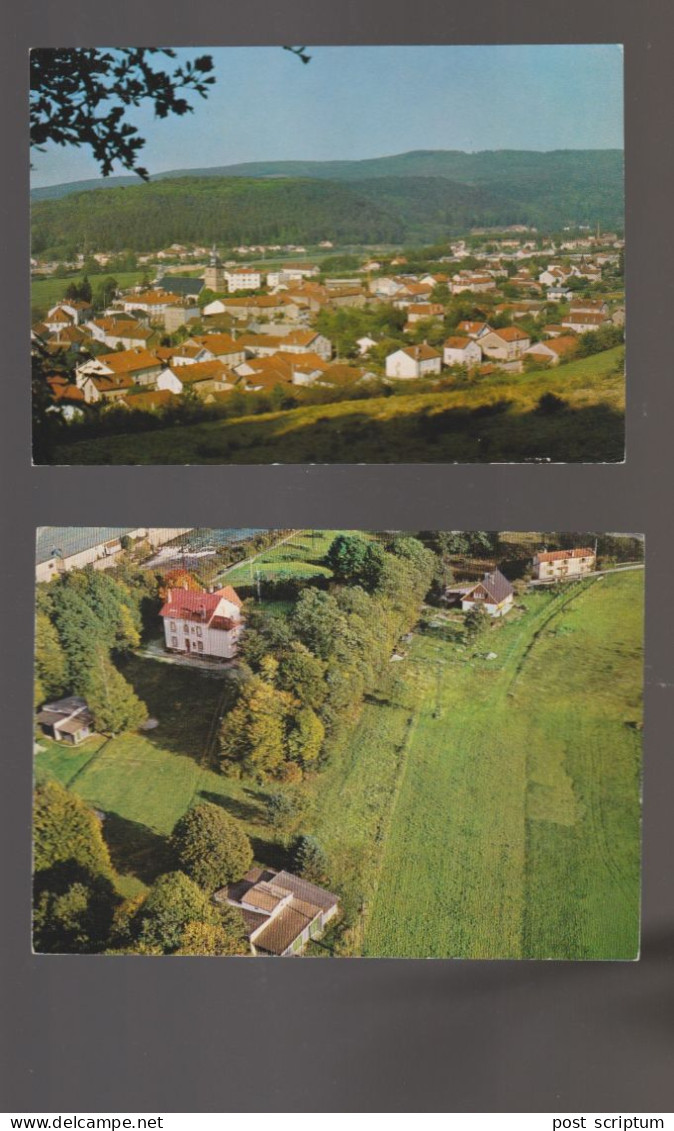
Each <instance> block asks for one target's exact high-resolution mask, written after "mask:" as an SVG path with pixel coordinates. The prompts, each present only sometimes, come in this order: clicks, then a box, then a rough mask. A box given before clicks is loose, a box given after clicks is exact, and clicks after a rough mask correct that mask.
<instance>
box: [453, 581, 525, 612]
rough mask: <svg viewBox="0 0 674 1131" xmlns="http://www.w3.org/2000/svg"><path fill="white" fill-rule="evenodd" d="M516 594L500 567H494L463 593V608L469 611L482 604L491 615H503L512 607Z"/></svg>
mask: <svg viewBox="0 0 674 1131" xmlns="http://www.w3.org/2000/svg"><path fill="white" fill-rule="evenodd" d="M514 595H515V591H514V589H513V587H512V585H511V584H510V582H509V581H508V578H507V577H505V576H504V574H502V573H501V571H500V569H494V570H492V571H491V573H485V575H484V577H483V578H482V581H478V583H477V585H473V586H471V588H470V589H467V590H466V591H465V592H464V593H463V594H462V596H461V608H462V609H463V611H464V612H467V611H468V610H469V609H473V608H475V606H476V605H480V606H481V607H482V608H483V609H484V611H485V612H486V613H489V616H490V617H503V616H505V614H506V613H507V612H508V610H509V609H510V608H511V607H512V603H513V598H514Z"/></svg>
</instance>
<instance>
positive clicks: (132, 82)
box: [30, 47, 215, 180]
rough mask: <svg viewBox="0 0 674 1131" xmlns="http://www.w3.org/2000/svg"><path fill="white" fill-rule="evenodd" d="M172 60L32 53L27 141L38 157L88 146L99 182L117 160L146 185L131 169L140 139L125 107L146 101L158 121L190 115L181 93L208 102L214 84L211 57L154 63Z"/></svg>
mask: <svg viewBox="0 0 674 1131" xmlns="http://www.w3.org/2000/svg"><path fill="white" fill-rule="evenodd" d="M158 55H160V56H164V57H165V58H168V59H174V58H175V51H174V50H172V49H171V48H157V47H133V48H131V47H124V48H120V49H115V50H103V49H101V48H98V47H68V48H58V49H55V48H35V49H34V50H33V51H31V56H30V141H31V145H32V146H34V147H35V148H36V149H38V150H42V149H43V148H44V146H45V145H46V144H47V143H48V142H52V143H53V144H55V145H75V146H77V147H78V148H80V147H82V146H85V147H88V148H89V149H90V150H91V152H92V154H93V156H94V158H95V159H96V161H97V162H98V164H99V167H100V170H101V173H102V175H103V176H104V177H107V176H109V174H110V173H111V172H112V169H113V166H114V163H115V162H116V161H118V162H119V163H120V164H121V165H122V166H123V167H124V168H125V169H129V170H131V171H132V172H134V173H137V174H138V176H139V177H142V178H143V180H147V179H148V176H149V174H148V172H147V169H144V168H142V166H140V165H138V164H137V159H138V152H139V150H140V149H142V148H143V146H144V144H145V139H144V138H142V137H140V135H139V133H138V130H137V128H136V127H135V126H133V125H131V123H130V122H129V121H127V120H126V118H125V115H126V112H127V110H128V109H129V108H131V107H135V106H140V105H141V103H142V102H145V101H150V102H151V103H152V104H153V106H154V112H155V114H156V116H157V117H158V118H167V117H168V116H169V114H177V115H179V116H181V115H183V114H187V113H190V112H191V111H192V110H193V107H192V106H190V104H189V102H188V101H187V98H186V97H185V94H190V93H194V94H199V95H201V97H202V98H206V97H207V95H208V88H209V86H211V85H212V83H214V82H215V79H214V77H213V76H212V75H211V74H210V73H209V72H210V71H212V70H213V59H212V57H211V56H210V55H200V56H199V57H198V58H196V59H193V60H191V61H189V62H187V63H184V64H182V65H180V66H176V67H172V68H171V67H170V68H168V69H161V68H160V67H156V66H154V65H153V64H154V62H155V57H156V56H158Z"/></svg>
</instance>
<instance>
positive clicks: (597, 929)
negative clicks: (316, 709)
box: [363, 573, 643, 959]
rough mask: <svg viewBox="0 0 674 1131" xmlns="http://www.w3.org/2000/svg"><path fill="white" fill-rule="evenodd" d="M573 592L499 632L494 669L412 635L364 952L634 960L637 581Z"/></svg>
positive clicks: (547, 600)
mask: <svg viewBox="0 0 674 1131" xmlns="http://www.w3.org/2000/svg"><path fill="white" fill-rule="evenodd" d="M573 594H574V591H571V594H569V597H570V599H569V597H563V598H554V597H550V596H549V595H540V596H539V597H535V598H531V599H529V602H528V603H529V605H530V608H529V611H528V612H527V614H526V615H525V616H524V617H522V618H521V619H520V620H519V621H518V622H512V623H511V624H510V625H507V624H506V623H504V625H503V626H502V627H499V628H498V629H497V630H495V631H493V632H492V633H491V634H490V637H489V647H491V648H493V650H494V651H496V652H497V653H498V654H499V658H501V654H502V651H503V649H504V648H505V649H506V650H507V655H506V658H505V661H504V662H502V663H500V664H496V665H495V666H493V667H492V666H491V664H490V663H489V662H487V661H485V660H477V661H472V662H467V661H466V659H465V656H466V654H465V653H461V652H458V651H456V647H455V646H453V645H449V644H447V643H445V642H444V641H442V640H441V639H433V638H432V637H428V636H424V637H417V638H416V639H415V642H414V646H413V650H412V657H411V662H410V661H408V667H407V671H408V673H410V675H408V679H412V676H411V673H413V672H414V671H416V672H418V673H419V674H418V675H417V676H416V679H415V680H414V681H413V682H414V690H415V698H416V699H417V706H416V708H415V718H414V724H413V730H412V735H411V741H410V748H409V751H408V754H407V757H406V761H405V765H404V769H403V775H402V781H401V785H400V793H399V798H398V802H397V804H396V806H395V810H394V813H393V817H392V822H391V828H390V835H389V837H388V838H387V841H386V845H385V849H384V852H383V861H382V866H381V872H380V876H379V882H378V885H377V888H376V894H375V897H374V900H373V902H372V905H371V907H370V909H369V913H368V915H367V918H366V930H365V939H364V947H363V952H364V953H365V954H368V955H384V956H386V955H390V956H451V957H469V958H522V957H529V958H566V959H574V958H634V957H635V956H636V954H637V951H638V938H639V775H640V764H641V763H640V751H641V742H640V735H639V732H638V730H637V729H636V728H635V726H634V724H635V723H638V722H639V721H640V718H641V714H640V710H641V709H640V687H641V662H642V661H641V636H642V600H643V574H641V573H631V574H623V575H616V576H613V577H609V578H606V579H604V581H595V582H593V583H590V585H589V586H588V587H584V588H580V589H576V590H575V595H573ZM438 661H444V663H445V665H446V666H445V667H444V669H443V675H442V677H441V682H440V691H439V700H438V701H436V696H437V683H436V681H435V679H434V678H433V675H434V669H435V667H436V665H437V663H438ZM402 666H403V665H401V667H402Z"/></svg>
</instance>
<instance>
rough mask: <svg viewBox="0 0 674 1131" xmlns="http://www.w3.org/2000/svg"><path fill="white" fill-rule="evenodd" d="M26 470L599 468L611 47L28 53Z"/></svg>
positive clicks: (607, 294) (608, 346)
mask: <svg viewBox="0 0 674 1131" xmlns="http://www.w3.org/2000/svg"><path fill="white" fill-rule="evenodd" d="M30 106H31V143H32V144H31V153H32V190H31V204H32V219H31V231H32V253H31V303H32V312H31V314H32V319H31V320H32V348H31V353H32V366H33V405H34V429H33V431H34V460H35V462H36V463H38V464H73V465H74V464H171V463H178V464H269V463H344V462H346V463H478V462H479V463H522V462H558V463H570V462H584V463H607V462H620V461H622V460H623V458H624V405H625V373H624V333H625V297H624V263H623V260H624V186H623V66H622V50H621V47H620V45H615V44H607V45H602V44H588V45H582V44H568V45H560V44H556V45H536V44H529V45H522V46H516V45H501V46H498V45H491V46H402V47H400V46H399V47H383V46H381V47H312V48H304V47H295V48H285V49H283V48H281V47H236V48H234V47H219V48H203V49H199V48H194V49H188V48H183V47H181V48H175V49H170V48H164V49H158V48H154V49H151V48H120V49H116V50H115V49H108V48H62V49H53V48H37V49H35V50H33V51H32V53H31V102H30Z"/></svg>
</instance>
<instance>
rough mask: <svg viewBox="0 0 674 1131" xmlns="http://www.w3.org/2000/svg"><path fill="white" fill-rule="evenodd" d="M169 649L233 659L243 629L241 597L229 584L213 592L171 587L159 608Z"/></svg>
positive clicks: (170, 650)
mask: <svg viewBox="0 0 674 1131" xmlns="http://www.w3.org/2000/svg"><path fill="white" fill-rule="evenodd" d="M159 615H160V617H161V618H162V620H163V622H164V639H165V643H166V648H167V650H168V651H169V652H182V653H184V654H190V653H192V652H194V653H195V654H197V655H199V656H213V657H215V658H217V659H220V660H231V659H232V658H233V657H234V656H235V655H236V650H237V643H238V640H239V637H240V636H241V633H242V632H243V618H242V616H241V599H240V597H239V596H238V594H237V593H236V592H235V590H234V589H232V587H231V585H226V586H225V587H224V589H216V590H215V591H214V592H212V593H205V592H202V593H199V592H194V591H193V590H191V589H169V590H167V593H166V600H165V602H164V604H163V605H162V607H161V609H160V610H159Z"/></svg>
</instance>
